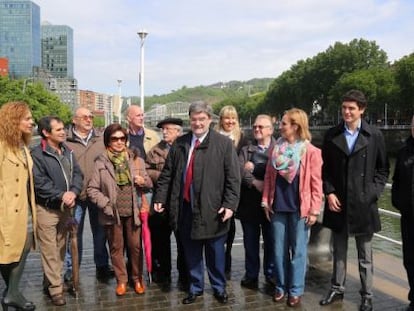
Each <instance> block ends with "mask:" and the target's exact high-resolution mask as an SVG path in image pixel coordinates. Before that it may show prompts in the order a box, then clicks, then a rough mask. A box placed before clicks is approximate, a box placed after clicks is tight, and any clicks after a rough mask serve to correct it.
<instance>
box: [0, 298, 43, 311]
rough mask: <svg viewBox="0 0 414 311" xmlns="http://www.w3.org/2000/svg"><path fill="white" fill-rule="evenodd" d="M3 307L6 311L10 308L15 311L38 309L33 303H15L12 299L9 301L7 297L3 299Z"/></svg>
mask: <svg viewBox="0 0 414 311" xmlns="http://www.w3.org/2000/svg"><path fill="white" fill-rule="evenodd" d="M1 306H2V307H3V310H5V311H7V310H8V309H9V307H12V308H14V309H15V310H21V311H34V310H35V309H36V306H35V305H34V303H33V302H31V301H22V302H15V301H11V300H10V299H7V297H6V298H3V299H2V301H1Z"/></svg>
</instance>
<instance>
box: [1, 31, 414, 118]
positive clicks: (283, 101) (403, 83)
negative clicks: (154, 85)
mask: <svg viewBox="0 0 414 311" xmlns="http://www.w3.org/2000/svg"><path fill="white" fill-rule="evenodd" d="M26 82H27V81H25V80H10V79H9V78H7V77H0V106H1V105H2V104H4V103H6V102H7V101H10V100H24V101H26V102H28V104H29V105H30V107H31V109H32V111H33V116H34V118H35V120H38V119H39V118H40V117H41V116H44V115H47V114H55V115H58V116H59V117H61V118H62V119H63V120H64V121H65V122H66V123H68V122H70V120H71V111H70V109H69V107H68V106H67V105H64V104H63V103H62V102H61V101H60V100H59V98H58V97H57V96H56V95H54V94H51V93H49V92H48V91H47V90H45V89H44V88H43V86H42V84H41V83H27V85H26ZM353 88H356V89H359V90H361V91H362V92H364V93H365V94H366V96H367V98H368V109H367V111H366V116H365V117H366V118H367V120H368V121H370V122H371V123H380V122H382V124H383V122H384V117H385V116H384V115H385V110H387V116H388V123H387V124H388V125H391V124H408V123H409V122H410V120H411V116H412V114H413V112H414V53H411V54H410V55H407V56H404V57H402V58H401V59H399V60H396V61H395V62H393V63H391V62H390V61H389V60H388V56H387V53H386V52H385V51H384V50H382V49H381V48H380V47H379V46H378V45H377V44H376V42H375V41H367V40H365V39H353V40H352V41H350V42H349V43H341V42H336V43H334V44H333V45H332V46H330V47H328V48H327V49H326V50H325V51H323V52H320V53H318V54H317V55H315V56H313V57H311V58H307V59H305V60H299V61H298V62H297V63H296V64H294V65H292V66H291V67H290V69H289V70H287V71H285V72H283V73H282V74H280V75H279V76H278V77H276V78H274V79H273V78H263V79H252V80H249V81H246V82H240V81H231V82H227V83H216V84H213V85H210V86H207V87H206V86H197V87H194V88H188V87H186V86H183V87H182V88H181V89H179V90H175V91H172V92H171V93H170V94H165V95H161V96H150V97H147V98H146V102H147V103H148V108H150V106H151V105H153V104H156V103H160V104H165V103H168V102H171V101H188V102H192V101H195V100H205V101H207V102H208V103H211V104H212V105H213V108H214V112H215V113H218V112H219V111H220V109H221V108H222V107H223V106H225V105H233V106H235V107H236V109H237V111H238V112H239V116H240V119H241V120H242V123H244V124H248V123H249V122H250V120H251V119H253V118H254V117H255V116H256V115H257V114H259V113H267V114H271V115H272V116H275V117H276V118H279V117H280V116H281V115H282V114H283V112H284V111H285V110H287V109H289V108H291V107H299V108H302V109H303V110H305V111H306V112H307V113H308V114H309V115H310V120H311V123H312V124H313V125H328V124H329V125H331V124H335V123H336V122H337V121H338V119H339V117H340V115H339V107H340V100H341V96H342V94H344V93H345V92H346V91H348V90H349V89H353ZM133 99H134V98H133ZM135 99H138V97H136V98H135ZM133 102H134V100H133ZM97 121H101V122H99V123H103V120H97Z"/></svg>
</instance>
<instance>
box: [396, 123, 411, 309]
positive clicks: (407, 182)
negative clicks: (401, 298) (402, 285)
mask: <svg viewBox="0 0 414 311" xmlns="http://www.w3.org/2000/svg"><path fill="white" fill-rule="evenodd" d="M392 180H393V183H392V192H391V193H392V205H394V207H395V208H396V209H398V210H399V211H400V213H401V220H400V222H401V237H402V243H403V247H402V251H403V262H404V267H405V270H406V271H407V279H408V285H409V286H410V291H409V292H408V300H409V301H410V305H409V306H408V307H407V309H406V311H414V116H413V117H412V120H411V135H410V137H408V138H407V140H406V142H405V145H404V147H403V148H401V150H400V151H399V152H398V155H397V160H396V163H395V170H394V176H393V178H392Z"/></svg>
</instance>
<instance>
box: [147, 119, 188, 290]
mask: <svg viewBox="0 0 414 311" xmlns="http://www.w3.org/2000/svg"><path fill="white" fill-rule="evenodd" d="M182 125H183V120H181V119H178V118H170V117H168V118H165V119H164V120H162V121H160V122H158V124H157V127H158V128H160V129H161V132H162V141H161V142H159V143H158V144H157V145H155V146H154V147H152V148H151V150H150V151H149V152H148V153H147V158H146V163H147V167H146V170H147V173H148V175H149V176H150V177H151V179H152V182H153V184H154V185H156V183H157V180H158V177H159V176H160V173H161V171H162V169H163V167H164V163H165V160H166V159H167V155H168V152H169V150H170V147H171V145H172V144H173V143H174V141H175V140H176V139H177V137H178V136H180V135H181V134H182ZM168 219H169V217H168V214H167V212H166V211H165V212H164V213H162V214H158V213H155V214H153V215H151V217H150V219H149V226H150V230H151V232H152V234H151V243H152V254H151V255H152V267H153V272H152V278H153V280H154V281H155V282H157V283H161V284H165V285H168V284H170V283H171V240H170V236H171V232H172V229H171V226H170V225H169V221H168ZM176 240H177V269H178V283H179V286H180V288H181V289H183V290H186V289H187V286H188V277H187V274H188V272H187V269H186V266H185V261H184V255H183V252H182V246H181V243H180V241H179V238H178V235H176Z"/></svg>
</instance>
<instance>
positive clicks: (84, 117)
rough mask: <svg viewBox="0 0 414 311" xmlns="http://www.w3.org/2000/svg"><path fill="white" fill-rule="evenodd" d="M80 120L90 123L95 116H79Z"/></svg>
mask: <svg viewBox="0 0 414 311" xmlns="http://www.w3.org/2000/svg"><path fill="white" fill-rule="evenodd" d="M78 118H79V119H81V120H83V121H88V120H93V118H94V116H93V115H85V116H79V117H78Z"/></svg>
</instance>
